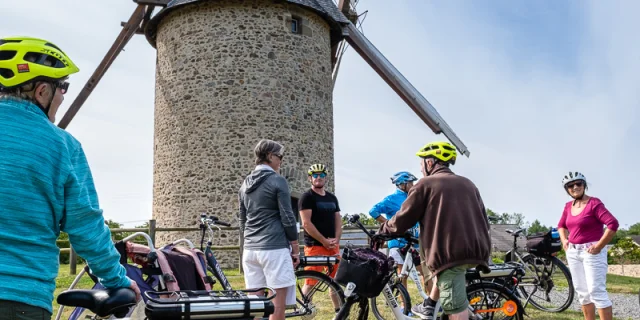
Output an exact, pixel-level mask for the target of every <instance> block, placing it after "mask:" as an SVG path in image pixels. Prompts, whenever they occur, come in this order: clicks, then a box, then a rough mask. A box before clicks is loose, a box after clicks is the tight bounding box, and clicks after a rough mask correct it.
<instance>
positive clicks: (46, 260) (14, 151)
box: [0, 97, 130, 312]
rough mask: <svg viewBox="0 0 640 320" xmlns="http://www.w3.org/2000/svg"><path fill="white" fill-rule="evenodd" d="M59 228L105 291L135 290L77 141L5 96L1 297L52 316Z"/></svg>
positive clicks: (0, 126) (1, 117)
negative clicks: (129, 287)
mask: <svg viewBox="0 0 640 320" xmlns="http://www.w3.org/2000/svg"><path fill="white" fill-rule="evenodd" d="M60 231H64V232H67V233H68V234H69V239H70V241H71V245H72V246H73V248H74V249H75V250H76V252H77V253H78V254H79V255H80V256H81V257H83V258H84V259H86V260H87V261H88V264H89V267H90V268H91V271H92V272H93V273H94V274H95V275H96V276H97V277H98V279H99V280H100V282H101V283H102V284H103V285H104V286H105V287H107V288H112V287H128V286H129V285H130V282H129V281H130V280H129V279H128V278H127V277H126V275H125V269H124V267H123V266H122V265H120V262H119V260H120V255H119V254H118V252H117V251H116V249H115V247H114V245H113V242H112V241H111V232H110V231H109V228H108V226H107V225H105V222H104V218H103V216H102V210H101V209H100V208H99V206H98V196H97V195H96V190H95V187H94V184H93V178H92V177H91V171H90V169H89V164H88V163H87V159H86V158H85V154H84V151H83V150H82V146H81V145H80V143H79V142H78V141H77V140H76V139H75V138H74V137H73V136H71V134H69V133H68V132H66V131H64V130H62V129H60V128H58V127H57V126H55V125H54V124H53V123H51V122H50V121H49V120H48V119H47V117H46V116H45V114H44V112H42V111H41V110H40V109H39V108H38V107H37V106H36V105H34V104H32V103H30V102H27V101H24V100H17V99H14V98H7V97H0V300H11V301H17V302H22V303H26V304H29V305H33V306H37V307H41V308H44V309H46V310H49V312H52V309H53V308H52V302H53V292H54V290H55V288H56V277H57V275H58V268H59V260H58V259H59V258H58V256H59V252H60V251H59V249H58V247H57V246H56V239H57V238H58V236H59V235H60Z"/></svg>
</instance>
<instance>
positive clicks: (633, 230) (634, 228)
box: [628, 222, 640, 236]
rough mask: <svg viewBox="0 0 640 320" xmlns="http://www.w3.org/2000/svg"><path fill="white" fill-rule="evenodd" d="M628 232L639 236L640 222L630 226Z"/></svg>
mask: <svg viewBox="0 0 640 320" xmlns="http://www.w3.org/2000/svg"><path fill="white" fill-rule="evenodd" d="M628 234H629V235H630V236H637V235H640V222H638V223H636V224H633V225H631V227H629V232H628Z"/></svg>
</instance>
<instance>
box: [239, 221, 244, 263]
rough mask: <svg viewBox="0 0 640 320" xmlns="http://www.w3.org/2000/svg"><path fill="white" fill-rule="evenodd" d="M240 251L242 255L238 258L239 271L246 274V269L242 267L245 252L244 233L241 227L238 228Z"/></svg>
mask: <svg viewBox="0 0 640 320" xmlns="http://www.w3.org/2000/svg"><path fill="white" fill-rule="evenodd" d="M238 251H240V257H239V259H238V272H240V274H244V270H243V269H242V254H243V252H244V233H243V232H242V230H240V228H238Z"/></svg>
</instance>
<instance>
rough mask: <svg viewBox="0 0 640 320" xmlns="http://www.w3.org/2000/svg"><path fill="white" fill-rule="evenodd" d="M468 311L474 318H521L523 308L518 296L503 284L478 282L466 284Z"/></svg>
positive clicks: (504, 319)
mask: <svg viewBox="0 0 640 320" xmlns="http://www.w3.org/2000/svg"><path fill="white" fill-rule="evenodd" d="M467 298H468V299H469V307H470V308H469V309H470V310H469V311H472V312H473V313H474V315H475V319H492V320H507V319H513V320H523V319H524V308H523V307H522V304H521V303H520V300H518V297H517V296H516V295H515V294H514V293H513V292H512V291H510V290H509V289H507V288H506V287H504V286H501V285H498V284H495V283H490V282H479V283H474V284H471V285H469V286H467Z"/></svg>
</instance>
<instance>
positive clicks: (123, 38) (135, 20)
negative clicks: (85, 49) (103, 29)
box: [58, 0, 169, 129]
mask: <svg viewBox="0 0 640 320" xmlns="http://www.w3.org/2000/svg"><path fill="white" fill-rule="evenodd" d="M134 2H136V3H137V4H138V6H137V7H136V9H135V10H134V11H133V14H131V17H130V18H129V21H127V22H126V23H125V22H123V23H122V27H123V28H122V31H120V34H119V35H118V37H117V38H116V40H115V41H114V43H113V45H112V46H111V48H110V49H109V51H108V52H107V54H106V55H105V56H104V58H103V59H102V61H101V62H100V64H99V65H98V67H97V68H96V70H95V71H94V72H93V75H91V78H89V80H87V83H85V85H84V87H83V88H82V90H81V91H80V93H79V94H78V96H77V97H76V99H75V100H74V101H73V103H71V106H70V107H69V109H68V110H67V112H66V113H65V114H64V116H63V117H62V119H61V120H60V122H58V127H60V128H62V129H66V128H67V126H68V125H69V123H70V122H71V120H73V117H75V115H76V114H77V113H78V111H79V110H80V108H81V107H82V105H83V104H84V103H85V101H87V98H89V95H90V94H91V92H93V90H94V89H95V87H96V86H97V85H98V83H99V82H100V79H102V77H103V76H104V75H105V73H107V70H109V67H111V64H112V63H113V61H115V59H116V58H117V57H118V54H120V52H121V51H122V49H124V47H125V46H126V45H127V43H129V40H131V38H132V37H133V36H134V35H135V34H143V33H144V32H143V31H142V30H143V29H144V25H145V23H146V22H147V21H149V18H150V17H151V13H152V12H153V9H154V8H155V7H156V6H166V5H167V3H168V2H169V0H134Z"/></svg>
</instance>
